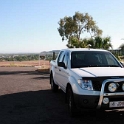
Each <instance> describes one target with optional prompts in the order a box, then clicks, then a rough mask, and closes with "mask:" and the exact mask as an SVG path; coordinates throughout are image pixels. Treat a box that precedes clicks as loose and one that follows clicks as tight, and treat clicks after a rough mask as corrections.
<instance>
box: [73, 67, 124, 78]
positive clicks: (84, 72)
mask: <svg viewBox="0 0 124 124" xmlns="http://www.w3.org/2000/svg"><path fill="white" fill-rule="evenodd" d="M72 71H74V72H75V73H77V74H78V75H80V76H82V77H101V76H124V68H121V67H88V68H76V69H72Z"/></svg>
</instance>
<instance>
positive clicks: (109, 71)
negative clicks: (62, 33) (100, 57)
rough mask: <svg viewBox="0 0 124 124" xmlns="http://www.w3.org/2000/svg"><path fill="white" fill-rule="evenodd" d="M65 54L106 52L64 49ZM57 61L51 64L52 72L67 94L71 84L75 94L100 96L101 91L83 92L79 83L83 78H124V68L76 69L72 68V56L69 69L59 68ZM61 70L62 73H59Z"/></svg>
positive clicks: (56, 81)
mask: <svg viewBox="0 0 124 124" xmlns="http://www.w3.org/2000/svg"><path fill="white" fill-rule="evenodd" d="M62 51H64V52H68V53H71V52H72V51H104V52H109V51H106V50H99V49H64V50H62ZM57 60H58V57H57V59H56V61H51V62H50V66H51V67H50V72H52V74H53V79H54V81H55V83H56V84H57V85H58V86H59V87H60V88H61V89H62V90H63V91H64V92H66V87H67V84H68V83H69V84H70V85H71V87H72V90H73V92H74V93H75V94H80V95H99V94H100V92H99V91H88V90H83V89H82V88H81V87H80V86H79V85H78V83H77V80H78V79H82V78H83V77H104V76H124V68H122V67H85V68H74V69H71V66H70V56H69V57H68V66H67V69H64V68H63V67H59V66H58V65H57ZM59 70H61V71H59Z"/></svg>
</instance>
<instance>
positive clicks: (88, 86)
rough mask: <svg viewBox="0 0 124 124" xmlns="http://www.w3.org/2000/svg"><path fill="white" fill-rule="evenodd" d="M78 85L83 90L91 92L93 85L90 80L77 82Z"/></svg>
mask: <svg viewBox="0 0 124 124" xmlns="http://www.w3.org/2000/svg"><path fill="white" fill-rule="evenodd" d="M78 84H79V85H80V86H81V88H83V89H84V90H93V85H92V81H91V80H82V79H79V80H78Z"/></svg>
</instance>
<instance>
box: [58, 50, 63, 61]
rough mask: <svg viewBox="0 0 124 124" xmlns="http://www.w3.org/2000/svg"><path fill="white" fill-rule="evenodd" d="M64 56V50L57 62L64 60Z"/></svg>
mask: <svg viewBox="0 0 124 124" xmlns="http://www.w3.org/2000/svg"><path fill="white" fill-rule="evenodd" d="M63 56H64V51H61V53H60V54H59V57H58V61H57V63H58V62H62V60H63Z"/></svg>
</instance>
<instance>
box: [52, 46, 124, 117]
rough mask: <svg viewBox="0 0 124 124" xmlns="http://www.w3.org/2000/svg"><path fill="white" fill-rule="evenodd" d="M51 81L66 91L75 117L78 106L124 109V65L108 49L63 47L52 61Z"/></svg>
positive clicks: (54, 87) (70, 108)
mask: <svg viewBox="0 0 124 124" xmlns="http://www.w3.org/2000/svg"><path fill="white" fill-rule="evenodd" d="M50 84H51V89H52V91H53V92H57V90H58V88H61V89H62V90H63V91H64V92H65V96H66V101H67V103H68V108H69V112H70V114H71V116H73V115H74V114H75V111H76V110H77V108H78V109H80V108H81V109H83V108H84V109H118V108H119V109H120V108H124V67H123V65H122V64H121V63H120V62H119V61H118V60H117V58H116V57H115V56H114V55H113V54H112V53H111V52H109V51H107V50H101V49H90V48H86V49H85V48H74V49H64V50H61V51H60V53H59V54H58V57H57V58H56V60H52V61H51V62H50Z"/></svg>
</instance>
